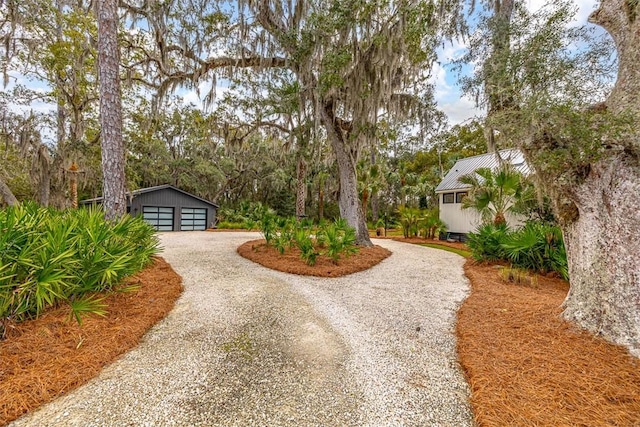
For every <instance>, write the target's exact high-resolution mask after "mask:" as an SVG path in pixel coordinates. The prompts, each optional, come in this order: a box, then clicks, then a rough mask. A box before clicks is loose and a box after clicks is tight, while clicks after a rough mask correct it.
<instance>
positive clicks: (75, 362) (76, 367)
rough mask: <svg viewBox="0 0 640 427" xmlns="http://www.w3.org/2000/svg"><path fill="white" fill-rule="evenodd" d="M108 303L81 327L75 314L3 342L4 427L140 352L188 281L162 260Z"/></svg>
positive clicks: (0, 406) (63, 313)
mask: <svg viewBox="0 0 640 427" xmlns="http://www.w3.org/2000/svg"><path fill="white" fill-rule="evenodd" d="M131 286H133V287H135V288H134V289H133V290H128V291H126V292H114V293H110V294H108V296H107V297H106V298H105V299H104V300H103V301H102V303H104V304H105V305H106V311H107V314H106V316H104V317H101V316H86V317H85V318H84V319H83V321H82V325H81V326H79V325H78V324H77V322H76V321H75V319H73V318H72V317H71V313H70V308H69V307H68V306H62V307H59V308H56V309H53V310H48V311H47V312H45V313H44V314H43V315H42V316H41V317H40V318H38V319H36V320H31V321H25V322H22V323H18V324H15V325H11V326H10V327H8V328H7V338H6V339H5V340H4V341H0V425H6V424H7V423H8V422H10V421H12V420H14V419H16V418H18V417H19V416H20V415H22V414H24V413H26V412H28V411H31V410H34V409H35V408H37V407H38V406H40V405H42V404H44V403H46V402H49V401H51V400H53V399H55V398H56V397H58V396H60V395H61V394H63V393H66V392H68V391H70V390H72V389H74V388H76V387H78V386H80V385H82V384H84V383H85V382H87V381H89V380H90V379H91V378H93V377H95V376H96V375H98V373H99V372H100V370H101V369H102V368H103V367H104V366H105V365H108V364H109V363H111V362H113V361H114V360H115V359H117V358H118V357H119V356H120V355H122V354H123V353H125V352H126V351H128V350H130V349H131V348H133V347H135V346H136V345H137V344H138V342H139V341H140V339H141V337H142V336H143V335H144V333H145V332H146V331H147V330H148V329H149V328H150V327H151V326H153V325H154V324H155V323H156V322H158V321H159V320H160V319H162V318H163V317H164V316H166V315H167V313H168V312H169V311H170V310H171V308H172V307H173V305H174V303H175V301H176V299H177V298H178V297H179V296H180V294H181V292H182V280H181V278H180V276H179V275H178V274H176V273H175V272H174V271H173V269H172V268H171V266H169V264H167V263H166V262H165V261H164V260H163V259H162V258H156V259H155V261H154V263H153V264H152V265H151V266H149V267H147V268H145V269H144V270H143V271H141V272H140V273H138V274H136V275H134V276H132V277H130V278H128V279H126V280H125V282H124V283H123V284H122V285H121V287H125V288H127V287H131Z"/></svg>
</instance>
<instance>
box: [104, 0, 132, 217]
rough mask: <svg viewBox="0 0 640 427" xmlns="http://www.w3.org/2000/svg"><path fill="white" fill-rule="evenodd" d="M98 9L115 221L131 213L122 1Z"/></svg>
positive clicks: (108, 211)
mask: <svg viewBox="0 0 640 427" xmlns="http://www.w3.org/2000/svg"><path fill="white" fill-rule="evenodd" d="M97 8H98V79H99V82H100V136H101V139H102V141H101V148H102V176H103V184H102V186H103V207H104V210H105V217H106V218H107V219H115V218H119V217H121V216H123V215H124V214H125V213H126V211H127V203H126V198H125V174H124V143H123V141H122V100H121V93H120V76H119V71H120V48H119V46H118V1H117V0H98V3H97Z"/></svg>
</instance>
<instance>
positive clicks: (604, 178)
mask: <svg viewBox="0 0 640 427" xmlns="http://www.w3.org/2000/svg"><path fill="white" fill-rule="evenodd" d="M638 194H640V163H639V162H638V159H637V158H632V157H630V156H627V155H624V154H623V155H620V156H618V157H616V158H614V159H607V160H606V161H602V162H600V163H598V164H597V165H595V166H592V170H591V173H590V175H589V177H588V178H587V180H586V181H585V182H584V183H583V184H582V185H580V187H579V188H578V190H577V191H576V193H575V194H574V200H575V202H576V204H577V206H578V208H579V212H580V216H579V218H578V220H577V221H575V222H574V223H572V224H570V225H568V226H565V227H564V237H565V244H566V248H567V255H568V261H569V275H570V277H571V288H570V290H569V294H568V295H567V298H566V300H565V301H564V304H563V305H564V309H565V310H564V316H565V318H567V319H569V320H572V321H575V322H577V323H578V324H579V325H581V326H582V327H584V328H586V329H588V330H590V331H592V332H594V333H597V334H601V335H602V336H604V337H605V338H607V339H609V340H611V341H613V342H616V343H618V344H622V345H625V346H627V347H628V348H629V349H630V350H631V351H632V353H633V354H634V355H635V356H638V357H640V256H638V254H640V209H638V207H637V204H636V203H634V202H633V198H634V197H635V196H637V195H638ZM634 195H635V196H634Z"/></svg>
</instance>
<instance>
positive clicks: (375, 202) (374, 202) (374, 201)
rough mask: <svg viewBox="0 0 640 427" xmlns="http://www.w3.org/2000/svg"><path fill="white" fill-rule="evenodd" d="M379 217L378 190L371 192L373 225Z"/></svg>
mask: <svg viewBox="0 0 640 427" xmlns="http://www.w3.org/2000/svg"><path fill="white" fill-rule="evenodd" d="M379 218H380V196H379V195H378V190H374V191H372V192H371V221H373V224H374V225H375V224H376V222H378V219H379Z"/></svg>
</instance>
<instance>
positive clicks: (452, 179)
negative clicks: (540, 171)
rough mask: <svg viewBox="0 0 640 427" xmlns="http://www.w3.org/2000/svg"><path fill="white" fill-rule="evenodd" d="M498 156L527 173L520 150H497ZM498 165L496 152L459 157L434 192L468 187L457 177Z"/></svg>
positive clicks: (494, 167)
mask: <svg viewBox="0 0 640 427" xmlns="http://www.w3.org/2000/svg"><path fill="white" fill-rule="evenodd" d="M498 153H499V154H500V158H501V159H503V160H504V161H507V162H509V163H511V164H512V165H513V167H514V168H515V170H517V171H518V172H520V173H521V174H523V175H529V173H530V170H529V166H528V165H527V162H526V161H525V160H524V156H523V155H522V153H521V152H520V150H518V149H515V148H510V149H506V150H500V151H499V152H498ZM497 167H498V158H497V157H496V153H487V154H480V155H478V156H473V157H467V158H464V159H460V160H458V161H457V162H456V164H455V165H453V167H452V168H451V170H449V172H448V173H447V175H446V176H445V177H444V179H443V180H442V182H441V183H440V184H439V185H438V186H437V187H436V193H441V192H444V191H452V190H463V189H466V188H470V187H471V186H470V185H467V184H462V183H461V182H459V181H458V178H460V177H461V176H464V175H468V174H471V173H473V172H475V171H476V170H477V169H480V168H489V169H492V170H495V169H496V168H497Z"/></svg>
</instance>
